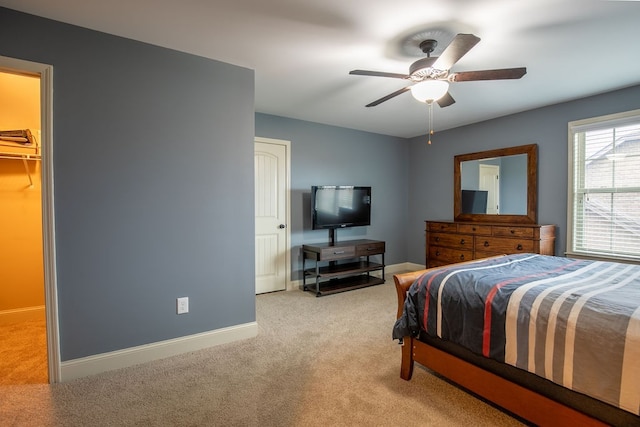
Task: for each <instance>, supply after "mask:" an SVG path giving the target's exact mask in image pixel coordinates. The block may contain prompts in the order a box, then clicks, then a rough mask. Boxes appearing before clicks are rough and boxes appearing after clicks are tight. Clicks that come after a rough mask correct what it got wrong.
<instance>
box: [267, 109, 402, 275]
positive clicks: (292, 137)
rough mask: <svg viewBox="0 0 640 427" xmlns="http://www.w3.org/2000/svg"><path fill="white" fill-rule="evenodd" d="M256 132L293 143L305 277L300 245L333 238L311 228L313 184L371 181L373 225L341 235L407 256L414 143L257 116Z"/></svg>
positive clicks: (389, 258)
mask: <svg viewBox="0 0 640 427" xmlns="http://www.w3.org/2000/svg"><path fill="white" fill-rule="evenodd" d="M256 136H260V137H265V138H275V139H284V140H288V141H291V224H290V231H291V245H292V248H291V251H292V253H291V260H292V262H291V264H292V265H291V268H292V278H293V279H301V278H302V277H301V275H300V269H301V268H302V258H301V251H300V248H301V246H302V245H303V244H305V243H319V242H327V241H328V236H329V234H328V231H327V230H312V229H311V202H310V193H311V186H312V185H369V186H371V187H372V189H371V208H372V212H371V226H368V227H354V228H349V229H340V230H337V231H336V239H337V240H338V241H340V240H348V239H377V240H384V241H385V242H386V254H385V263H387V264H395V263H400V262H405V261H406V260H407V244H406V233H407V228H406V219H407V216H406V215H407V207H408V202H409V201H408V190H407V185H406V183H407V180H408V169H407V162H408V153H409V151H408V145H407V144H408V141H407V140H406V139H404V138H394V137H390V136H385V135H378V134H373V133H367V132H361V131H357V130H352V129H345V128H339V127H335V126H328V125H322V124H318V123H312V122H305V121H301V120H294V119H287V118H283V117H278V116H271V115H267V114H256Z"/></svg>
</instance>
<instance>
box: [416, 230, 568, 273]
mask: <svg viewBox="0 0 640 427" xmlns="http://www.w3.org/2000/svg"><path fill="white" fill-rule="evenodd" d="M555 240H556V227H555V225H538V224H492V223H479V222H453V221H426V266H427V268H431V267H438V266H440V265H445V264H452V263H455V262H462V261H469V260H472V259H478V258H486V257H490V256H495V255H500V254H517V253H537V254H542V255H555Z"/></svg>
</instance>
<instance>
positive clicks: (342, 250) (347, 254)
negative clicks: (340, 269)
mask: <svg viewBox="0 0 640 427" xmlns="http://www.w3.org/2000/svg"><path fill="white" fill-rule="evenodd" d="M355 256H356V247H355V246H336V247H335V248H333V247H329V248H326V249H322V251H321V252H320V260H323V261H324V260H328V261H330V260H335V259H343V258H353V257H355Z"/></svg>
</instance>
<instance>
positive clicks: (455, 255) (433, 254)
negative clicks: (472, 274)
mask: <svg viewBox="0 0 640 427" xmlns="http://www.w3.org/2000/svg"><path fill="white" fill-rule="evenodd" d="M472 259H473V251H472V250H471V248H469V250H466V251H465V250H459V249H451V248H443V247H440V246H430V247H429V265H431V263H432V261H433V260H435V261H437V262H442V263H446V264H450V263H454V262H462V261H469V260H472Z"/></svg>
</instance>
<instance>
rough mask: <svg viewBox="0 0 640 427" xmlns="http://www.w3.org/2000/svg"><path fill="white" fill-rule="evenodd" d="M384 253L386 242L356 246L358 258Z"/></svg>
mask: <svg viewBox="0 0 640 427" xmlns="http://www.w3.org/2000/svg"><path fill="white" fill-rule="evenodd" d="M383 253H384V242H372V243H365V244H362V245H357V246H356V256H367V255H376V254H383Z"/></svg>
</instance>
